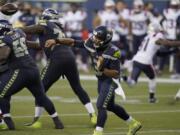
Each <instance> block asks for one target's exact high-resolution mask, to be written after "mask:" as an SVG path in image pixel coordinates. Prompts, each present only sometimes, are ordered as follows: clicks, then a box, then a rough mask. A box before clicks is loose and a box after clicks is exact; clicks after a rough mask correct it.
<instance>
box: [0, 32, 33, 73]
mask: <svg viewBox="0 0 180 135" xmlns="http://www.w3.org/2000/svg"><path fill="white" fill-rule="evenodd" d="M0 46H8V47H9V48H10V49H11V53H10V56H9V57H8V60H7V61H8V64H9V66H10V67H11V68H13V69H16V68H23V67H27V66H29V65H35V63H34V62H33V60H32V58H31V56H30V55H29V52H28V50H27V47H26V35H25V33H24V32H23V31H22V30H20V29H16V30H13V31H11V32H9V33H7V34H6V35H5V36H2V37H1V38H0Z"/></svg>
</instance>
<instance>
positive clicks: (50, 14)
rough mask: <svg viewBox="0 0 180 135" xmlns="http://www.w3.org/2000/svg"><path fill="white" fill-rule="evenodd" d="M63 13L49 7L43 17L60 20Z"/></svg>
mask: <svg viewBox="0 0 180 135" xmlns="http://www.w3.org/2000/svg"><path fill="white" fill-rule="evenodd" d="M60 17H62V15H61V14H60V13H59V12H58V11H57V10H54V9H51V8H47V9H45V10H44V11H43V13H42V19H45V20H58V19H59V18H60Z"/></svg>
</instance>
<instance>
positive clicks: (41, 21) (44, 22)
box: [38, 20, 47, 26]
mask: <svg viewBox="0 0 180 135" xmlns="http://www.w3.org/2000/svg"><path fill="white" fill-rule="evenodd" d="M38 24H40V25H44V26H46V25H47V21H46V20H39V21H38Z"/></svg>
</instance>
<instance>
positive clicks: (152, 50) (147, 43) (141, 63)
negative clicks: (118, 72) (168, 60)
mask: <svg viewBox="0 0 180 135" xmlns="http://www.w3.org/2000/svg"><path fill="white" fill-rule="evenodd" d="M159 42H167V40H166V39H165V35H164V33H163V28H162V27H161V25H160V24H159V23H151V24H150V25H149V34H148V35H147V36H146V37H145V38H144V40H143V42H142V43H141V46H140V47H139V50H138V52H137V54H136V55H135V56H134V57H133V71H132V73H131V76H130V77H129V78H128V81H127V82H128V84H129V85H135V84H136V83H137V81H138V78H139V76H140V73H141V72H142V71H143V72H144V73H145V74H146V76H147V77H148V78H149V102H150V103H155V102H156V101H157V100H156V97H155V90H156V76H155V72H154V68H153V65H152V64H153V57H154V56H155V55H156V53H157V52H158V50H159V49H160V45H162V44H160V43H159ZM174 51H176V50H172V51H168V52H164V55H167V54H171V53H173V52H174ZM158 53H159V55H163V52H158Z"/></svg>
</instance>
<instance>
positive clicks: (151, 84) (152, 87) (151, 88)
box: [149, 79, 156, 93]
mask: <svg viewBox="0 0 180 135" xmlns="http://www.w3.org/2000/svg"><path fill="white" fill-rule="evenodd" d="M155 92H156V79H152V80H149V93H155Z"/></svg>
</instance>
